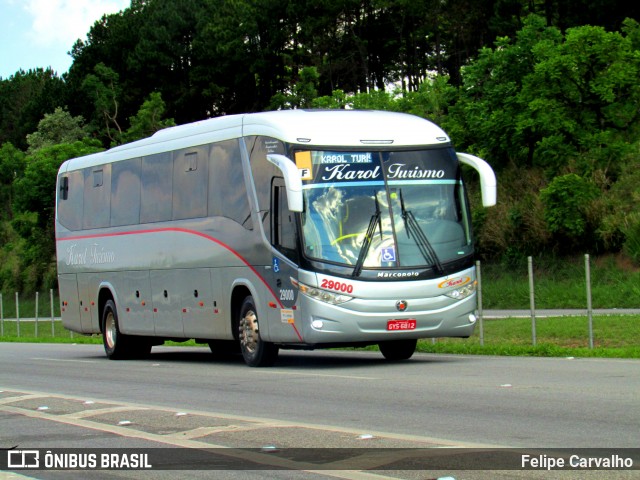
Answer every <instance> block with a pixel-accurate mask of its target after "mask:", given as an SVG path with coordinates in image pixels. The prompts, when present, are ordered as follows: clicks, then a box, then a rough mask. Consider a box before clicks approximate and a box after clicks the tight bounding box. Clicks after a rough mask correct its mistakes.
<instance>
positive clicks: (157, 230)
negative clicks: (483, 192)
mask: <svg viewBox="0 0 640 480" xmlns="http://www.w3.org/2000/svg"><path fill="white" fill-rule="evenodd" d="M162 232H177V233H186V234H189V235H197V236H198V237H202V238H204V239H207V240H210V241H212V242H213V243H216V244H218V245H220V246H221V247H222V248H224V249H226V250H228V251H229V252H231V253H233V254H234V255H235V256H236V258H238V260H240V261H241V262H242V263H244V264H245V265H246V266H247V267H249V269H250V270H251V271H252V272H253V273H254V274H255V275H256V277H258V278H259V279H260V281H261V282H262V283H263V284H264V286H265V287H267V290H269V292H270V293H271V295H272V296H273V298H275V300H276V302H278V305H279V306H280V308H284V305H283V304H282V302H280V299H279V298H278V296H277V295H276V294H275V292H274V291H273V290H272V289H271V287H270V286H269V284H268V283H267V281H266V280H265V279H264V278H263V277H262V275H260V274H259V273H258V271H257V270H256V269H255V268H253V267H252V266H251V264H250V263H249V262H247V261H246V260H245V259H244V257H243V256H242V255H240V254H239V253H238V252H236V251H235V250H234V249H233V248H231V247H230V246H229V245H227V244H226V243H223V242H221V241H220V240H218V239H217V238H214V237H212V236H211V235H207V234H206V233H202V232H198V231H196V230H189V229H187V228H154V229H148V230H135V231H127V232H116V233H101V234H93V235H78V236H74V237H65V238H56V242H63V241H68V240H86V239H89V238H104V237H119V236H123V235H140V234H145V233H162ZM294 328H295V327H294ZM296 333H297V330H296ZM298 337H300V334H298ZM300 340H302V338H300Z"/></svg>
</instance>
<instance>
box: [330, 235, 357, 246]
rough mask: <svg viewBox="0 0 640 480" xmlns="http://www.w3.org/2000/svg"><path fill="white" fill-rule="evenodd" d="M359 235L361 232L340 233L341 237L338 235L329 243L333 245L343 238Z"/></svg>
mask: <svg viewBox="0 0 640 480" xmlns="http://www.w3.org/2000/svg"><path fill="white" fill-rule="evenodd" d="M360 235H362V234H361V233H349V234H347V235H342V236H341V237H338V238H336V239H335V240H331V245H335V244H336V243H339V242H342V241H343V240H346V239H347V238H353V237H358V236H360Z"/></svg>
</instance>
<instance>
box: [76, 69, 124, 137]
mask: <svg viewBox="0 0 640 480" xmlns="http://www.w3.org/2000/svg"><path fill="white" fill-rule="evenodd" d="M94 72H95V74H89V75H87V77H86V78H85V80H84V82H83V84H82V87H83V89H84V90H85V92H86V94H87V96H88V97H89V98H90V99H91V101H92V102H93V105H94V108H95V111H96V118H97V119H99V121H100V122H101V125H102V127H101V128H100V127H97V126H96V130H98V131H101V132H103V133H104V135H105V136H106V138H107V139H108V140H109V141H110V142H111V144H119V143H120V142H121V136H122V127H121V126H120V123H119V122H118V112H119V108H120V101H119V97H120V86H119V84H118V82H119V78H120V76H119V75H118V74H117V73H116V72H114V71H113V70H112V69H111V68H109V67H107V66H106V65H105V64H104V63H99V64H97V65H96V66H95V68H94Z"/></svg>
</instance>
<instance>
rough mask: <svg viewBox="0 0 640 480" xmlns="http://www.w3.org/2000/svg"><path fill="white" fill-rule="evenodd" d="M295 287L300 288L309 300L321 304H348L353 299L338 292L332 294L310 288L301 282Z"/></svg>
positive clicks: (296, 283)
mask: <svg viewBox="0 0 640 480" xmlns="http://www.w3.org/2000/svg"><path fill="white" fill-rule="evenodd" d="M294 285H295V286H297V287H298V289H299V290H300V293H302V294H304V295H306V296H307V297H309V298H314V299H316V300H320V301H321V302H325V303H330V304H331V305H338V304H340V303H344V302H348V301H349V300H351V299H352V298H353V297H350V296H349V295H344V294H342V293H338V292H330V291H328V290H323V289H321V288H317V287H310V286H309V285H305V284H304V283H301V282H295V283H294Z"/></svg>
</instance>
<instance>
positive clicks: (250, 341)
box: [240, 310, 260, 353]
mask: <svg viewBox="0 0 640 480" xmlns="http://www.w3.org/2000/svg"><path fill="white" fill-rule="evenodd" d="M259 339H260V337H259V334H258V317H257V315H256V314H255V312H254V311H253V310H248V311H247V313H245V314H244V316H243V317H242V318H241V319H240V343H241V345H242V348H243V349H244V350H246V351H247V352H250V353H254V352H255V351H256V349H257V348H258V342H259V341H260V340H259Z"/></svg>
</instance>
